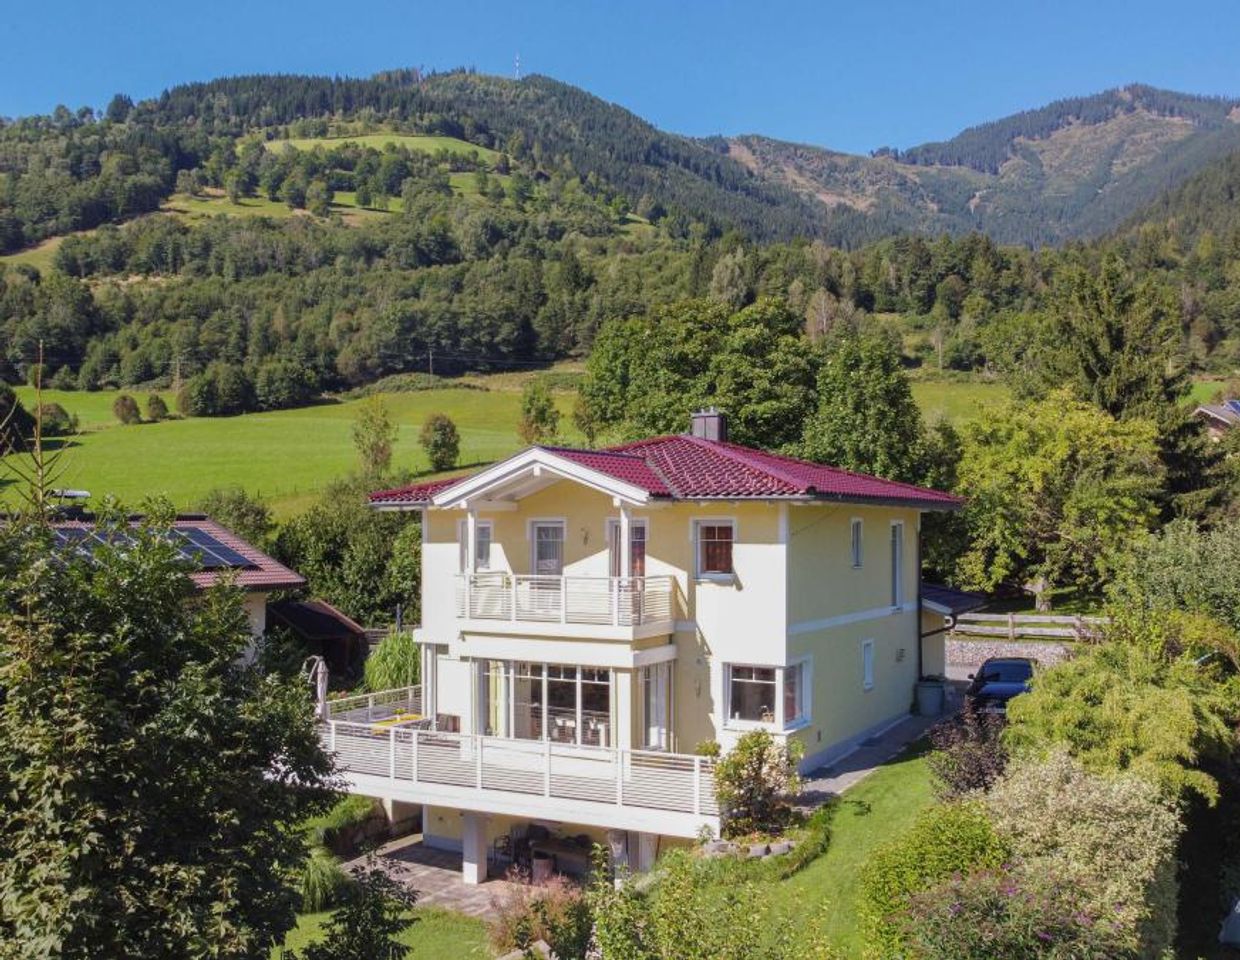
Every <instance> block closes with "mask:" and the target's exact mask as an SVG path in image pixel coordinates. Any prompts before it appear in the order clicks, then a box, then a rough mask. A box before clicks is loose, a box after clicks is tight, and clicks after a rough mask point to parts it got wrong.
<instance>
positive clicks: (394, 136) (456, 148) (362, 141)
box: [264, 133, 499, 161]
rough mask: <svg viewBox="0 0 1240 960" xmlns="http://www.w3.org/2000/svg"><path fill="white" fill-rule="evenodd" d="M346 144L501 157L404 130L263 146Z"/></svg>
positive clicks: (310, 147)
mask: <svg viewBox="0 0 1240 960" xmlns="http://www.w3.org/2000/svg"><path fill="white" fill-rule="evenodd" d="M346 143H356V144H357V145H358V146H361V147H373V148H374V149H376V150H382V149H383V148H384V147H385V146H387V145H388V144H389V143H394V144H397V145H398V146H402V147H408V148H409V149H410V150H421V151H422V152H423V153H437V152H439V151H440V150H447V151H448V152H449V153H458V154H463V155H464V156H469V154H471V153H477V154H478V156H479V158H481V159H483V160H490V161H493V160H495V158H496V157H498V156H499V153H498V151H495V150H491V149H489V148H487V147H480V146H478V145H477V144H476V143H469V142H467V141H465V140H458V139H457V138H456V137H424V136H415V135H412V134H404V133H366V134H361V135H359V136H355V137H349V136H345V137H292V138H290V139H288V140H268V141H266V142H265V143H264V146H265V147H266V148H267V149H268V150H284V149H286V148H287V147H295V148H296V149H298V150H313V149H314V148H315V147H323V148H324V149H325V150H330V149H332V148H333V147H341V146H344V145H345V144H346Z"/></svg>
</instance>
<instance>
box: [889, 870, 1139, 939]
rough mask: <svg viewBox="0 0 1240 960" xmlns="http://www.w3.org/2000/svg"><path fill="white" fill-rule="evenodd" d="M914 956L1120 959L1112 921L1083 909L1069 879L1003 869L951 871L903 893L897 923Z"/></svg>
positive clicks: (1117, 935) (1078, 895)
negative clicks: (903, 907) (929, 884)
mask: <svg viewBox="0 0 1240 960" xmlns="http://www.w3.org/2000/svg"><path fill="white" fill-rule="evenodd" d="M900 929H901V933H902V936H903V939H904V943H905V944H906V951H907V953H906V955H907V956H909V957H915V958H917V960H994V958H996V957H1002V958H1003V960H1048V958H1049V960H1124V958H1128V957H1134V956H1135V954H1134V953H1133V952H1132V948H1131V946H1130V945H1129V944H1127V943H1126V942H1125V940H1124V938H1123V936H1122V935H1121V933H1120V931H1119V930H1117V928H1116V926H1115V925H1114V924H1113V923H1111V922H1110V921H1109V920H1107V919H1105V918H1101V917H1098V916H1096V915H1094V914H1091V913H1090V912H1089V911H1088V910H1087V909H1086V908H1085V906H1084V904H1083V903H1082V898H1081V896H1080V894H1079V892H1078V891H1077V890H1076V888H1075V887H1073V886H1072V884H1070V883H1066V882H1064V881H1063V880H1058V879H1044V880H1031V879H1030V878H1029V877H1028V876H1027V875H1023V874H1015V873H1013V872H1011V871H1009V870H979V871H974V872H973V873H970V874H968V875H966V876H959V875H957V876H953V877H951V878H949V879H948V880H946V881H944V882H942V883H940V884H938V885H937V886H935V887H933V888H931V889H930V890H927V891H925V892H922V893H915V894H913V895H912V896H911V897H910V899H909V907H908V910H907V912H906V913H905V914H904V915H903V916H902V918H901V923H900Z"/></svg>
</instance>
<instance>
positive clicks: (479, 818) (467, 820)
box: [461, 811, 487, 884]
mask: <svg viewBox="0 0 1240 960" xmlns="http://www.w3.org/2000/svg"><path fill="white" fill-rule="evenodd" d="M462 817H463V820H464V822H463V823H462V825H461V861H462V862H461V879H462V880H464V881H465V883H468V884H479V883H483V882H485V881H486V878H487V818H486V817H485V816H484V815H482V814H481V813H471V812H468V811H467V812H465V813H464V814H462Z"/></svg>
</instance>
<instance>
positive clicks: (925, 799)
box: [770, 748, 933, 957]
mask: <svg viewBox="0 0 1240 960" xmlns="http://www.w3.org/2000/svg"><path fill="white" fill-rule="evenodd" d="M932 802H933V794H932V792H931V787H930V771H929V768H928V767H927V766H926V760H925V752H924V748H917V749H914V750H912V751H910V752H907V753H904V754H901V755H900V756H899V757H897V758H896V759H894V760H892V761H890V762H889V763H887V764H885V765H884V766H882V767H880V768H879V769H878V770H876V771H875V772H874V773H872V774H871V775H870V776H868V777H867V778H866V779H864V780H862V781H861V782H860V783H859V784H857V785H856V786H855V787H853V788H852V789H850V790H848V791H847V792H846V793H845V794H844V795H843V797H842V799H841V801H840V803H839V806H838V808H837V809H836V813H835V816H834V818H833V819H832V822H831V843H830V845H829V846H828V848H827V852H826V853H824V854H823V855H822V856H821V857H819V858H818V859H817V860H815V861H814V862H813V863H811V864H810V865H809V866H807V867H806V868H805V869H804V870H802V871H801V872H800V873H797V874H795V875H794V876H792V877H791V878H789V879H788V880H784V881H782V882H781V883H778V884H775V885H773V886H772V887H771V888H770V896H771V901H772V906H773V908H774V909H773V912H774V913H775V914H776V916H779V917H786V918H787V919H788V922H790V923H793V924H796V923H804V922H805V921H806V918H807V917H812V916H817V917H820V918H821V922H822V930H823V932H824V933H825V934H826V935H827V937H828V938H829V939H830V940H831V942H832V943H833V944H834V945H835V947H836V948H837V949H839V950H840V951H841V953H842V954H843V956H845V957H858V956H861V947H862V943H861V938H860V933H859V931H858V929H857V895H858V881H859V879H860V873H861V867H862V866H863V865H864V864H865V862H866V860H867V859H868V858H869V857H870V854H871V853H873V851H874V850H875V849H876V848H877V847H879V846H881V845H882V844H883V843H885V842H887V841H888V840H890V839H891V838H893V837H895V836H897V835H898V834H900V833H901V832H902V831H904V830H906V829H908V827H909V826H911V825H912V823H913V820H914V819H916V817H917V814H918V813H919V812H920V811H921V810H923V809H924V808H925V807H927V806H929V805H930V804H931V803H932Z"/></svg>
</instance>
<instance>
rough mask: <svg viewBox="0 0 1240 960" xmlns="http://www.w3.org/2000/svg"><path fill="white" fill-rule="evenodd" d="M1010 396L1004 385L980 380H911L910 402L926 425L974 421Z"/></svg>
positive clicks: (928, 378) (927, 378)
mask: <svg viewBox="0 0 1240 960" xmlns="http://www.w3.org/2000/svg"><path fill="white" fill-rule="evenodd" d="M1010 396H1011V391H1010V390H1009V389H1008V388H1007V386H1006V385H1005V384H1002V383H998V382H996V381H994V380H980V379H965V378H963V377H961V378H951V379H934V378H930V377H926V378H924V379H914V380H913V399H914V400H916V401H917V406H919V407H921V414H922V416H923V417H924V418H925V420H926V422H927V423H934V422H935V421H936V420H948V421H950V422H952V423H960V422H961V421H963V420H971V419H973V418H975V417H976V416H977V415H978V414H979V413H980V412H981V411H982V410H983V409H985V408H989V407H993V406H997V405H999V404H1002V403H1003V402H1004V401H1006V400H1007V399H1008V398H1009V397H1010Z"/></svg>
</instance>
